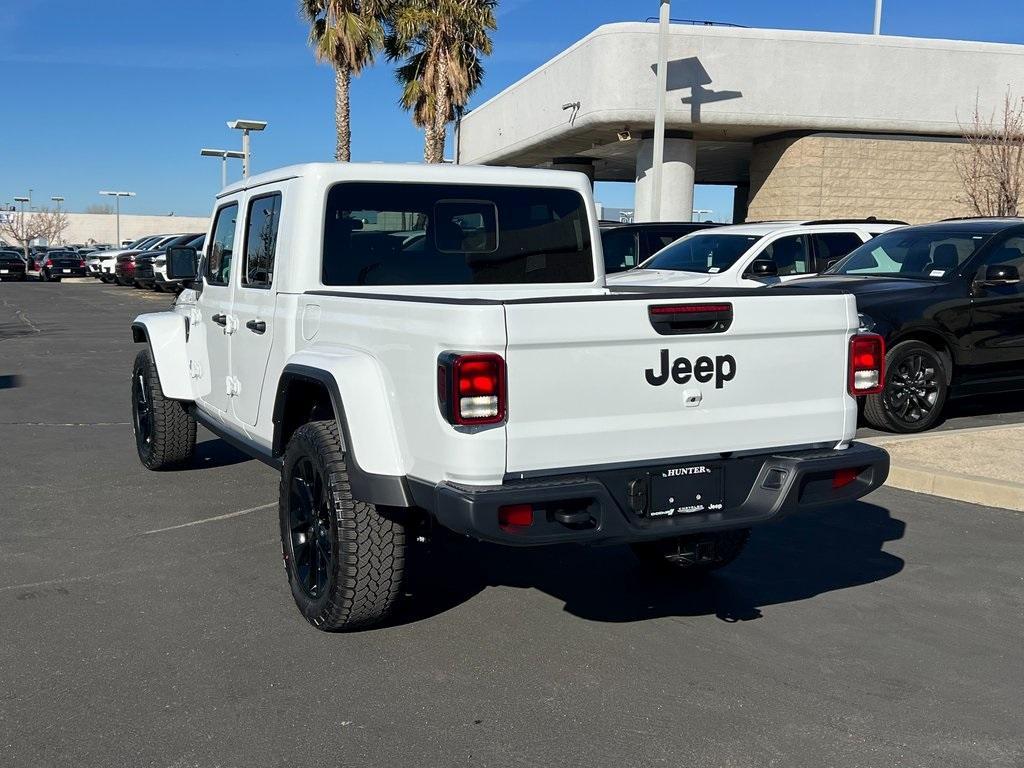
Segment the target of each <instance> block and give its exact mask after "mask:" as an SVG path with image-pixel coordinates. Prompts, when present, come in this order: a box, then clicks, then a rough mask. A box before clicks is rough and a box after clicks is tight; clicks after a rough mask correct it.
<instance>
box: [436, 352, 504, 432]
mask: <svg viewBox="0 0 1024 768" xmlns="http://www.w3.org/2000/svg"><path fill="white" fill-rule="evenodd" d="M505 378H506V373H505V361H504V360H503V359H502V357H501V355H495V354H491V353H486V354H470V355H460V354H458V353H455V352H447V353H445V354H443V355H441V356H440V357H439V358H438V360H437V401H438V404H439V405H440V407H441V414H442V415H443V416H444V417H445V419H447V420H448V422H449V423H450V424H459V425H462V426H474V425H478V424H500V423H501V422H503V421H505V415H506V402H505V399H506V384H505Z"/></svg>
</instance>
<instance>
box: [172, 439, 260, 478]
mask: <svg viewBox="0 0 1024 768" xmlns="http://www.w3.org/2000/svg"><path fill="white" fill-rule="evenodd" d="M247 461H255V459H253V457H252V456H249V455H248V454H246V453H242V452H241V451H240V450H238V449H237V448H234V447H233V446H231V445H230V444H228V443H226V442H224V441H223V440H221V439H220V438H219V437H217V438H214V439H212V440H204V441H203V442H201V443H196V452H195V455H194V456H193V457H192V463H191V464H190V465H189V466H188V467H187V468H186V471H189V472H194V471H196V470H199V469H216V468H217V467H231V466H234V465H235V464H244V463H245V462H247Z"/></svg>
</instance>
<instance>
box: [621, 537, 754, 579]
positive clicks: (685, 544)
mask: <svg viewBox="0 0 1024 768" xmlns="http://www.w3.org/2000/svg"><path fill="white" fill-rule="evenodd" d="M749 538H750V529H749V528H740V529H738V530H733V531H718V532H714V533H692V534H687V535H686V536H677V537H675V538H672V539H662V540H660V541H645V542H642V543H639V544H633V545H632V550H633V554H635V555H636V556H637V558H638V559H639V560H640V561H641V562H642V563H643V564H644V565H645V566H647V567H650V568H653V569H654V570H656V571H659V572H661V573H665V574H673V575H687V576H690V575H693V576H699V575H701V574H705V573H710V572H711V571H716V570H718V569H719V568H724V567H725V566H727V565H729V563H731V562H732V561H733V560H735V559H736V558H737V557H739V556H740V553H741V552H743V548H744V547H745V546H746V544H747V540H748V539H749Z"/></svg>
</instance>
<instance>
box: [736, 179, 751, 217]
mask: <svg viewBox="0 0 1024 768" xmlns="http://www.w3.org/2000/svg"><path fill="white" fill-rule="evenodd" d="M749 203H750V185H749V184H739V185H737V187H736V191H735V192H733V193H732V223H733V224H742V223H743V222H744V221H746V220H747V205H749Z"/></svg>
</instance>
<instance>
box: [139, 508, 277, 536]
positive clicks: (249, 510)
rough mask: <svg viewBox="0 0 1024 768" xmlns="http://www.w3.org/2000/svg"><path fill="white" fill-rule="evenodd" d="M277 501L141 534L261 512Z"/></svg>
mask: <svg viewBox="0 0 1024 768" xmlns="http://www.w3.org/2000/svg"><path fill="white" fill-rule="evenodd" d="M276 506H277V502H276V501H275V502H271V503H270V504H262V505H260V506H258V507H252V508H251V509H242V510H239V511H238V512H229V513H228V514H226V515H217V516H216V517H207V518H204V519H202V520H193V521H192V522H190V523H182V524H181V525H172V526H169V527H167V528H155V529H153V530H152V531H143V532H142V533H141V534H139V535H140V536H149V535H151V534H154V533H166V532H167V531H177V530H178V529H180V528H191V527H192V526H194V525H205V524H206V523H216V522H218V521H220V520H230V519H231V518H232V517H241V516H242V515H248V514H250V513H252V512H259V511H260V510H264V509H270V508H271V507H276Z"/></svg>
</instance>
